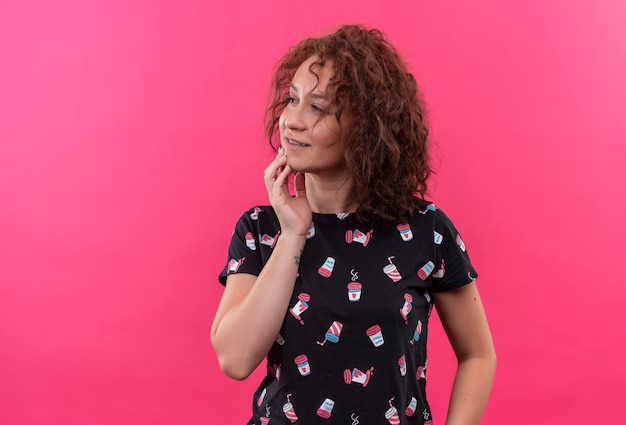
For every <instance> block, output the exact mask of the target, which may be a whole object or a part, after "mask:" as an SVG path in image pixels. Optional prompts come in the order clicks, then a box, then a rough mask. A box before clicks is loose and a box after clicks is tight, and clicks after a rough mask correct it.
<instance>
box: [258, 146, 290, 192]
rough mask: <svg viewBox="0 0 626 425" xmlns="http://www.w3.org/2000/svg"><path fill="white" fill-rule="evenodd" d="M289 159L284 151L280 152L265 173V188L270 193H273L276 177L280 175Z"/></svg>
mask: <svg viewBox="0 0 626 425" xmlns="http://www.w3.org/2000/svg"><path fill="white" fill-rule="evenodd" d="M286 161H287V157H286V156H285V154H284V152H283V151H282V149H281V150H280V151H279V153H278V156H277V157H276V158H275V159H274V160H273V161H272V162H271V163H270V164H269V165H268V166H267V168H266V169H265V171H264V173H263V180H264V181H265V188H266V189H267V191H268V192H271V190H272V187H273V186H274V182H275V181H276V176H277V174H279V170H280V169H281V167H283V166H284V165H285V162H286Z"/></svg>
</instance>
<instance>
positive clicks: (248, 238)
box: [246, 232, 256, 251]
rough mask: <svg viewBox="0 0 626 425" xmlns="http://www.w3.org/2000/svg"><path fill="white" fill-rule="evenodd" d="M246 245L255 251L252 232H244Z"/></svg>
mask: <svg viewBox="0 0 626 425" xmlns="http://www.w3.org/2000/svg"><path fill="white" fill-rule="evenodd" d="M246 246H247V247H248V248H250V249H251V250H252V251H256V244H255V243H254V235H253V234H252V232H248V233H246Z"/></svg>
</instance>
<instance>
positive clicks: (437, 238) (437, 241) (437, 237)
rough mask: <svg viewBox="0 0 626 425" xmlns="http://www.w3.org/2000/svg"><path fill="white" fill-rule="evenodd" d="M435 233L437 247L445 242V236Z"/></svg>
mask: <svg viewBox="0 0 626 425" xmlns="http://www.w3.org/2000/svg"><path fill="white" fill-rule="evenodd" d="M434 233H435V243H436V244H437V245H441V242H442V241H443V236H442V235H441V233H438V232H437V231H436V230H435V232H434Z"/></svg>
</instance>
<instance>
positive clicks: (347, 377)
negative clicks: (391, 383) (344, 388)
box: [343, 367, 374, 387]
mask: <svg viewBox="0 0 626 425" xmlns="http://www.w3.org/2000/svg"><path fill="white" fill-rule="evenodd" d="M373 373H374V368H373V367H370V368H369V369H368V370H366V371H365V372H361V371H360V370H359V369H357V368H354V369H352V371H350V369H346V370H344V371H343V381H344V382H345V383H346V384H351V383H353V382H354V383H357V384H361V385H363V387H367V384H369V382H370V378H371V376H372V374H373Z"/></svg>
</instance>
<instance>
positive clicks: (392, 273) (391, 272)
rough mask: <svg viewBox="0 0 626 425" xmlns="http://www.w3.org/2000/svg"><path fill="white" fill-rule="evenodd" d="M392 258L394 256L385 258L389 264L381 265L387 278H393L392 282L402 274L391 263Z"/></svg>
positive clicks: (400, 277)
mask: <svg viewBox="0 0 626 425" xmlns="http://www.w3.org/2000/svg"><path fill="white" fill-rule="evenodd" d="M394 258H395V257H394V256H392V257H388V258H387V260H388V261H389V264H387V265H386V266H385V267H383V272H384V273H385V274H386V275H387V276H388V277H389V279H391V280H393V281H394V282H398V281H399V280H400V279H402V276H401V275H400V272H398V269H397V267H396V266H395V264H393V261H391V260H393V259H394Z"/></svg>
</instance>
